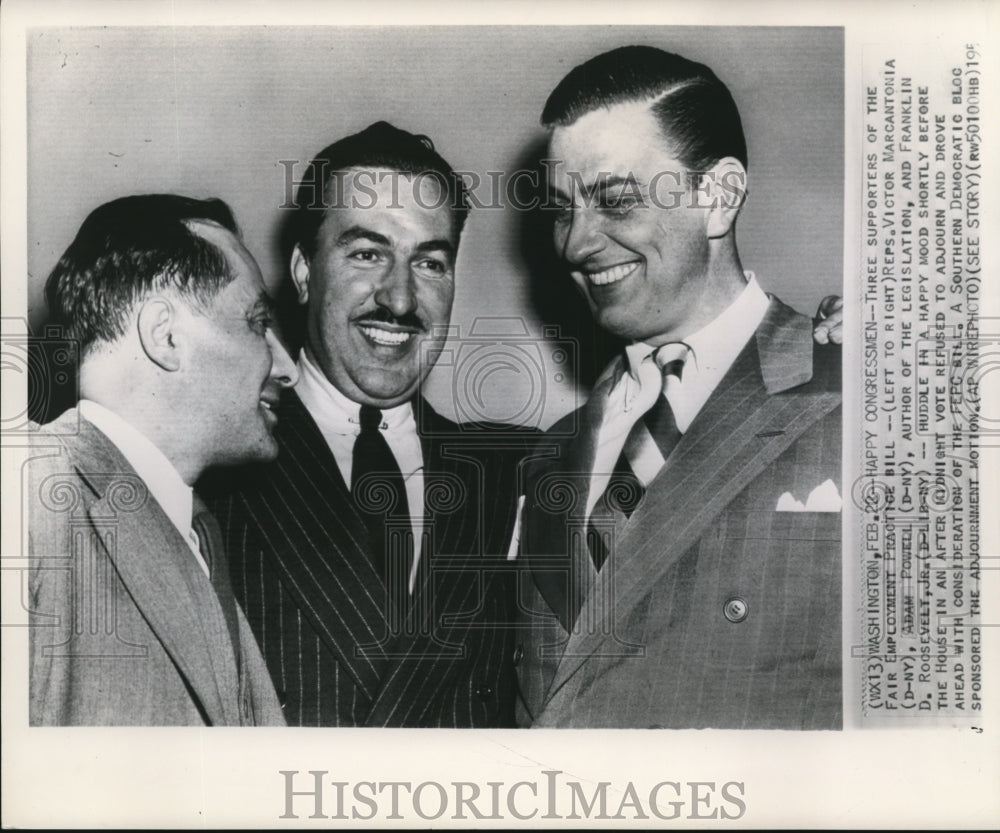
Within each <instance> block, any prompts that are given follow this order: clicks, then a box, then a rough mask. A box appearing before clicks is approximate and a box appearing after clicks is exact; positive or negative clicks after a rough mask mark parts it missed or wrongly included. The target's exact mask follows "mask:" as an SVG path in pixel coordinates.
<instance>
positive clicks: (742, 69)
mask: <svg viewBox="0 0 1000 833" xmlns="http://www.w3.org/2000/svg"><path fill="white" fill-rule="evenodd" d="M632 43H639V44H647V45H652V46H659V47H661V48H665V49H669V50H672V51H676V52H679V53H681V54H682V55H684V56H686V57H689V58H692V59H694V60H699V61H702V62H704V63H706V64H708V65H709V66H710V67H712V69H714V70H715V72H716V73H717V74H718V75H719V77H720V78H721V79H722V80H723V81H724V82H725V83H726V84H727V85H728V86H729V87H730V89H731V90H732V92H733V95H734V97H735V99H736V102H737V105H738V106H739V108H740V111H741V114H742V117H743V121H744V128H745V131H746V134H747V140H748V145H749V157H750V159H749V169H750V197H749V201H748V203H747V205H746V207H745V209H744V211H743V214H742V215H741V217H740V220H739V223H738V227H737V228H738V232H737V238H738V242H739V248H740V252H741V255H742V260H743V264H744V267H745V268H747V269H751V270H753V271H754V272H755V273H756V274H757V277H758V280H760V282H761V283H762V285H763V286H764V288H765V289H766V290H768V291H770V292H773V293H775V294H777V295H779V296H780V297H781V298H782V299H783V300H784V301H786V302H787V303H789V304H791V305H792V306H794V307H796V308H797V309H799V310H800V311H802V312H806V313H809V314H811V313H812V312H813V311H815V308H816V305H817V303H818V301H819V300H820V298H822V297H823V296H824V295H827V294H830V293H838V294H839V293H841V284H842V262H843V255H842V239H843V187H844V181H843V180H844V175H843V155H844V154H843V112H844V101H843V79H844V49H843V30H842V29H840V28H801V27H800V28H770V27H759V28H748V27H740V28H735V27H734V28H728V27H718V28H717V27H639V26H602V27H515V26H510V27H507V26H481V27H437V26H436V27H419V28H414V27H343V28H330V27H301V28H300V27H282V28H269V27H232V28H195V27H173V28H168V27H160V28H114V27H112V28H108V27H104V28H74V29H51V28H45V29H38V30H35V31H34V32H33V33H32V34H31V36H30V37H29V49H28V154H29V162H28V212H29V213H28V236H29V240H28V244H29V245H28V251H29V256H28V264H29V276H28V280H29V316H30V319H31V322H32V324H33V326H35V327H37V326H38V325H39V324H40V323H42V322H43V321H44V320H45V310H44V302H43V299H42V287H43V284H44V281H45V278H46V276H47V275H48V272H49V271H50V270H51V268H52V267H53V265H54V264H55V262H56V260H57V259H58V257H59V255H60V254H61V253H62V251H63V250H64V249H65V247H66V246H67V245H68V244H69V242H70V241H71V240H72V237H73V235H74V234H75V233H76V230H77V229H78V227H79V225H80V223H81V222H82V221H83V219H84V217H86V215H87V214H88V213H89V212H90V211H91V210H92V209H93V208H95V207H96V206H97V205H99V204H100V203H102V202H104V201H106V200H109V199H113V198H115V197H118V196H123V195H126V194H130V193H148V192H155V191H173V192H178V193H184V194H188V195H191V196H198V197H206V196H218V197H221V198H222V199H224V200H226V201H227V202H228V203H229V204H230V205H231V206H232V208H233V210H234V211H235V213H236V216H237V219H238V221H239V222H240V225H241V227H242V229H243V232H244V237H245V238H246V241H247V244H248V246H249V248H250V250H251V251H252V252H253V253H254V254H255V256H256V257H257V258H258V260H259V261H260V263H261V267H262V269H263V271H264V275H265V279H266V280H267V281H268V283H269V284H270V285H271V286H274V287H276V286H277V285H278V284H279V282H281V281H283V280H284V279H285V275H286V271H287V270H286V265H285V263H284V262H283V258H282V255H281V250H280V245H279V227H280V222H281V219H282V213H283V212H282V211H281V210H280V209H279V206H280V205H281V204H282V202H283V201H284V199H285V176H286V174H285V167H284V166H282V165H281V164H280V160H298V161H299V164H298V165H296V167H295V170H296V171H297V172H298V173H299V174H301V172H302V170H303V169H304V166H305V164H306V163H307V162H308V160H309V159H310V158H312V156H313V155H314V154H315V153H316V152H317V151H319V150H320V149H321V148H322V147H324V146H325V145H327V144H329V143H330V142H332V141H334V140H335V139H337V138H340V137H341V136H343V135H346V134H348V133H352V132H355V131H357V130H360V129H362V128H363V127H365V126H366V125H368V124H370V123H371V122H373V121H377V120H379V119H385V120H387V121H390V122H392V123H394V124H396V125H397V126H399V127H402V128H405V129H408V130H411V131H413V132H416V133H425V134H427V135H429V136H430V137H431V138H432V139H433V140H434V142H435V145H436V147H437V148H438V150H439V151H440V152H441V153H442V155H443V156H444V157H445V158H446V159H447V160H448V161H449V162H450V163H451V164H452V166H454V167H455V168H457V169H460V170H468V171H476V172H478V173H479V174H480V175H481V176H483V177H484V178H485V177H486V172H487V171H490V170H501V171H507V172H510V171H513V170H516V169H518V168H520V167H523V166H525V165H527V164H530V163H531V162H532V161H533V160H534V159H536V158H537V155H538V152H539V150H540V149H541V148H542V147H543V144H541V143H542V141H543V139H544V133H543V131H542V130H541V129H540V127H539V125H538V118H539V115H540V113H541V110H542V106H543V105H544V102H545V99H546V97H547V96H548V94H549V92H550V91H551V90H552V88H553V87H554V86H555V85H556V84H557V83H558V81H559V80H560V79H561V78H562V77H563V75H565V73H566V72H568V71H569V70H570V69H571V68H572V67H573V66H575V65H576V64H578V63H581V62H582V61H584V60H586V59H588V58H590V57H592V56H593V55H596V54H598V53H599V52H601V51H604V50H606V49H611V48H614V47H616V46H621V45H625V44H632ZM525 224H526V217H525V215H524V214H523V213H520V212H516V211H510V210H497V209H492V210H491V209H482V210H478V211H474V212H473V215H472V217H471V218H470V221H469V224H468V225H467V227H466V231H465V234H464V236H463V240H462V246H461V250H460V256H459V261H458V286H457V292H456V299H455V309H454V314H453V316H452V323H453V324H454V325H456V328H457V330H456V334H457V338H456V339H455V340H454V341H453V342H452V343H451V345H450V346H451V347H452V348H453V349H452V350H451V351H450V352H449V353H448V354H447V355H446V357H445V360H444V361H443V362H441V363H440V364H439V367H438V368H437V369H436V370H435V371H434V372H433V373H432V375H431V379H430V381H429V384H428V387H427V394H428V398H429V399H430V400H431V402H432V404H434V405H435V406H436V407H438V408H439V409H440V410H441V411H442V412H444V413H445V414H446V415H450V416H456V415H457V416H459V417H462V418H491V419H500V420H506V421H514V422H521V423H530V424H536V425H538V424H540V425H542V426H547V425H548V424H550V423H551V422H552V421H553V420H554V419H555V418H557V417H558V416H560V415H561V414H563V413H565V412H566V411H567V410H569V408H571V407H572V406H573V405H574V404H575V403H576V402H577V400H578V398H579V396H581V395H582V394H583V393H585V390H586V383H587V380H588V379H589V378H591V376H592V374H593V370H594V367H596V365H597V364H599V363H600V361H602V360H603V355H598V356H597V357H596V358H595V356H594V355H591V354H592V353H593V352H594V351H593V350H592V349H591V345H590V341H591V339H590V338H589V337H588V333H589V332H590V330H589V326H588V322H587V321H586V315H585V313H584V312H583V310H584V307H583V306H582V305H581V304H580V302H579V301H578V299H577V298H576V296H575V295H574V290H573V289H572V286H571V284H570V282H569V281H568V280H567V279H566V278H565V277H564V276H562V275H560V274H558V273H557V272H556V271H555V270H553V269H552V268H551V266H550V264H547V263H546V255H547V254H548V252H547V246H548V244H547V240H546V239H536V238H535V237H532V235H531V234H530V233H527V232H526V228H525ZM477 316H490V317H496V318H501V319H503V320H501V321H493V320H490V321H486V322H482V321H481V322H480V324H479V326H478V329H477V330H476V333H477V334H478V333H482V332H492V333H498V332H499V333H504V334H507V336H505V338H504V339H501V340H497V339H492V340H491V339H489V338H486V339H482V338H478V337H475V338H473V339H472V340H471V341H463V340H462V339H468V338H469V336H470V333H471V332H472V326H473V322H474V321H475V320H476V318H477ZM546 324H550V325H551V324H558V325H560V327H561V329H560V334H561V336H562V337H563V341H562V342H561V343H560V344H555V343H554V342H553V341H552V339H551V338H550V339H542V338H541V336H542V335H543V332H544V331H543V326H544V325H546ZM521 331H523V332H524V333H526V334H527V338H523V337H521V338H518V337H514V336H516V335H517V333H518V332H521ZM550 335H551V332H550ZM567 337H569V338H570V339H572V338H582V339H583V343H582V344H581V345H580V346H579V347H578V348H574V346H573V343H572V340H571V341H570V345H569V354H571V355H570V360H569V361H565V360H563V361H560V360H561V359H563V356H564V355H566V352H565V350H563V351H562V352H561V351H560V347H562V348H565V339H566V338H567ZM573 355H575V356H576V359H574V358H573ZM490 356H494V357H501V358H498V359H496V360H491V359H489V357H490ZM484 357H485V360H484ZM463 362H464V364H463ZM574 362H576V364H577V365H578V366H577V369H576V371H574ZM592 365H593V366H592ZM456 367H458V368H459V371H458V372H457V373H456V372H455V368H456ZM456 391H457V392H456Z"/></svg>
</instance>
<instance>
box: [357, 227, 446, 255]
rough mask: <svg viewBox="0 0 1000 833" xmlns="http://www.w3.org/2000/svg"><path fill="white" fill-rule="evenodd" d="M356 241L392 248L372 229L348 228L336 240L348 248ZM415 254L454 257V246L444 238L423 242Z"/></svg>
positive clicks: (386, 238)
mask: <svg viewBox="0 0 1000 833" xmlns="http://www.w3.org/2000/svg"><path fill="white" fill-rule="evenodd" d="M356 240H368V241H370V242H372V243H375V244H376V245H378V246H386V247H389V248H391V247H392V241H391V240H390V239H389V238H388V237H386V236H385V235H384V234H380V233H379V232H377V231H373V230H372V229H368V228H365V227H364V226H351V227H350V228H348V229H345V230H344V231H342V232H341V233H340V236H339V237H338V238H337V245H338V246H349V245H350V244H351V243H353V242H354V241H356ZM416 252H417V254H426V253H427V252H444V253H445V254H447V255H449V256H451V257H454V256H455V246H454V244H452V242H451V241H450V240H445V239H444V238H440V239H436V240H425V241H424V242H422V243H419V244H417V248H416Z"/></svg>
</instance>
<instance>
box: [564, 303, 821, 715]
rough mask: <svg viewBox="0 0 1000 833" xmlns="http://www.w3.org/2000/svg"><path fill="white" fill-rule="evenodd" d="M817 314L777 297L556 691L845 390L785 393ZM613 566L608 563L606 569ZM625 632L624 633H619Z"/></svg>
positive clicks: (658, 486)
mask: <svg viewBox="0 0 1000 833" xmlns="http://www.w3.org/2000/svg"><path fill="white" fill-rule="evenodd" d="M811 368H812V328H811V326H810V324H809V321H808V320H807V319H805V318H803V317H802V316H799V315H797V314H796V313H794V312H793V311H792V310H790V309H789V308H788V307H785V306H784V305H783V304H781V303H780V302H779V301H777V300H772V302H771V305H770V306H769V308H768V312H767V314H766V315H765V318H764V320H763V321H762V322H761V325H760V327H759V328H758V330H757V333H756V336H755V338H753V339H751V340H750V342H748V344H747V346H746V347H745V348H744V349H743V351H742V352H741V353H740V355H739V357H738V358H737V360H736V362H735V363H734V364H733V366H732V367H731V368H730V370H729V372H728V373H727V374H726V376H725V377H724V378H723V380H722V382H720V384H719V386H718V387H717V388H716V389H715V391H714V392H713V393H712V395H711V397H710V398H709V400H708V402H706V404H705V406H704V407H703V408H702V410H701V411H700V412H699V413H698V416H697V417H696V418H695V420H694V422H693V423H692V424H691V426H690V428H689V430H688V431H687V433H686V434H685V435H684V436H683V437H682V438H681V440H680V442H679V443H678V444H677V446H676V447H675V449H674V451H673V453H672V454H671V456H670V458H669V460H668V461H667V463H666V464H665V465H664V467H663V468H662V469H661V470H660V472H659V474H658V475H657V477H656V478H655V479H654V480H653V482H652V483H650V484H649V488H648V489H647V492H646V497H645V499H644V501H643V503H642V504H641V505H640V506H639V508H638V509H637V510H636V511H635V513H634V514H633V515H632V518H631V519H630V522H629V523H628V524H627V525H625V527H624V529H623V530H622V533H621V535H620V536H618V537H617V540H616V542H615V552H614V553H613V554H612V556H611V559H613V562H614V563H613V567H614V569H613V570H611V571H608V576H606V579H607V580H605V581H601V582H596V583H594V585H593V588H594V590H593V598H591V599H588V606H589V607H591V608H592V609H595V610H597V611H599V615H600V616H602V617H603V618H604V620H605V623H604V627H602V626H601V623H600V622H595V623H591V626H589V627H586V628H583V629H578V630H577V632H576V633H574V634H573V635H572V636H571V638H570V641H569V643H568V645H567V647H566V651H565V652H564V655H563V660H562V662H561V664H560V666H559V669H558V671H557V673H556V677H555V679H554V680H553V684H552V686H551V687H550V691H549V695H550V696H551V695H552V694H554V693H555V691H557V690H558V689H559V688H560V687H561V686H562V685H563V684H564V683H565V682H566V681H567V680H568V679H569V678H570V677H571V676H572V675H573V674H574V673H575V672H576V670H577V669H579V668H580V666H581V665H582V664H583V663H584V662H585V661H586V660H587V659H588V658H589V657H590V656H592V655H593V654H594V653H595V652H596V650H597V648H598V646H599V645H600V644H601V643H602V642H604V641H606V640H607V639H608V638H609V637H610V635H611V634H609V628H613V626H614V623H615V621H616V620H621V618H622V614H623V613H624V612H625V611H627V610H629V609H631V608H632V607H633V606H634V605H635V604H637V603H638V602H639V601H640V600H641V599H642V598H643V597H644V596H645V595H646V594H647V593H648V591H649V587H650V586H651V585H653V584H654V583H655V582H656V580H657V579H658V578H659V577H660V576H662V575H663V574H664V573H665V572H666V571H667V570H669V569H670V568H671V567H672V566H673V564H674V563H675V562H676V561H677V559H678V558H680V556H681V555H683V554H684V553H685V552H686V551H687V550H688V549H689V548H690V547H691V546H692V545H693V544H694V543H695V542H696V541H697V540H698V539H699V538H700V537H701V536H702V535H703V534H704V532H705V531H706V529H707V528H708V527H709V525H710V524H711V523H712V522H713V521H714V520H715V519H716V518H717V517H718V515H719V513H720V512H722V511H723V509H724V508H725V507H726V506H727V505H728V504H729V503H730V502H731V501H732V500H733V499H734V498H735V497H736V496H737V495H738V494H739V493H740V492H741V491H742V490H743V489H745V488H746V487H747V486H748V485H749V484H750V483H751V482H752V481H753V480H754V478H756V477H757V476H758V475H759V474H760V473H761V472H763V471H764V469H765V468H766V467H767V466H768V465H770V464H771V463H772V462H773V461H774V460H775V459H776V458H777V457H778V456H779V455H780V454H781V453H782V452H784V451H785V450H786V449H787V448H788V447H789V446H790V445H791V444H792V443H793V442H795V440H796V439H797V438H798V437H799V436H801V434H802V433H803V432H804V431H806V430H807V429H808V428H809V427H810V426H811V425H813V424H814V423H815V422H816V421H817V420H818V419H821V418H822V417H823V416H825V415H826V414H827V413H829V412H830V411H832V410H833V409H834V408H835V407H837V405H838V404H839V403H840V394H839V392H836V393H830V392H822V391H821V392H816V393H809V392H797V393H796V394H795V395H786V396H782V395H781V394H782V393H783V392H784V391H788V390H790V389H792V388H794V387H796V386H798V385H801V384H803V383H804V382H807V381H808V380H809V379H810V378H811V375H812V370H811ZM607 570H608V565H605V570H602V576H603V575H604V573H605V571H607ZM620 636H624V635H619V637H620Z"/></svg>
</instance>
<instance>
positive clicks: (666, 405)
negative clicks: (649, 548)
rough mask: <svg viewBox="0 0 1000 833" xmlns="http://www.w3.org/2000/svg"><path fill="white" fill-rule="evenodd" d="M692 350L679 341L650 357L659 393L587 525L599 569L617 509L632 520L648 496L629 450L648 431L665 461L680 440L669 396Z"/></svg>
mask: <svg viewBox="0 0 1000 833" xmlns="http://www.w3.org/2000/svg"><path fill="white" fill-rule="evenodd" d="M689 349H690V348H688V346H687V345H686V344H683V343H680V342H677V343H671V344H664V345H663V346H662V347H660V348H658V349H657V350H655V351H654V352H653V353H652V354H651V356H650V357H649V358H651V359H652V360H653V361H654V362H655V363H656V365H657V366H658V367H659V369H660V374H661V376H660V379H661V383H660V385H661V387H660V391H658V393H657V396H656V397H655V399H654V400H653V402H652V404H651V405H650V406H649V408H648V410H646V412H645V413H643V414H642V415H641V416H640V417H639V418H638V419H637V420H636V422H635V424H634V425H633V426H632V430H631V431H629V434H628V437H626V439H625V445H624V447H623V448H622V452H621V454H619V455H618V461H617V463H616V464H615V469H614V472H613V473H612V475H611V478H610V480H609V481H608V485H607V486H606V487H605V489H604V492H603V494H602V495H601V497H600V499H599V500H598V501H597V503H595V504H594V509H593V511H592V512H591V513H590V519H589V521H588V523H587V544H588V546H589V547H590V555H591V558H593V560H594V566H595V567H596V568H597V569H598V570H600V569H601V566H602V565H603V564H604V560H605V559H606V558H607V551H608V543H609V542H608V540H606V539H607V538H608V536H609V535H610V533H611V530H613V528H614V512H615V510H618V511H619V512H622V513H623V514H624V515H625V517H631V515H632V512H633V511H635V508H636V506H638V504H639V501H640V500H642V497H643V495H645V493H646V489H645V487H644V486H643V485H642V483H640V482H639V479H638V478H637V477H636V476H635V473H634V472H633V471H632V466H631V465H630V464H629V461H628V451H629V449H630V448H634V447H638V446H639V445H640V444H641V441H642V439H643V434H644V433H645V432H648V434H649V436H651V437H652V439H653V442H655V443H656V446H657V448H658V449H659V451H660V454H662V455H663V459H664V460H666V459H667V458H668V457H669V456H670V452H671V451H673V449H674V446H676V445H677V443H678V441H679V440H680V438H681V432H680V430H678V428H677V421H676V419H675V418H674V412H673V408H671V407H670V401H669V399H668V398H667V397H668V395H676V393H675V389H676V387H677V386H678V385H679V384H680V379H681V374H682V373H683V371H684V362H685V360H686V359H687V355H688V351H689ZM640 395H641V394H640ZM595 522H596V523H595Z"/></svg>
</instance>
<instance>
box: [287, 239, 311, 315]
mask: <svg viewBox="0 0 1000 833" xmlns="http://www.w3.org/2000/svg"><path fill="white" fill-rule="evenodd" d="M291 271H292V282H293V283H294V284H295V292H296V295H297V296H298V301H299V303H300V304H304V303H306V302H307V301H308V300H309V261H308V260H307V259H306V256H305V255H304V254H303V253H302V249H301V248H299V244H298V243H296V244H295V248H294V249H292V262H291Z"/></svg>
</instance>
